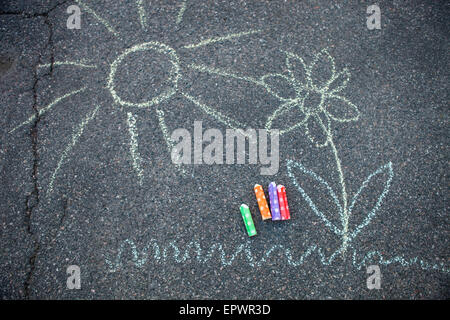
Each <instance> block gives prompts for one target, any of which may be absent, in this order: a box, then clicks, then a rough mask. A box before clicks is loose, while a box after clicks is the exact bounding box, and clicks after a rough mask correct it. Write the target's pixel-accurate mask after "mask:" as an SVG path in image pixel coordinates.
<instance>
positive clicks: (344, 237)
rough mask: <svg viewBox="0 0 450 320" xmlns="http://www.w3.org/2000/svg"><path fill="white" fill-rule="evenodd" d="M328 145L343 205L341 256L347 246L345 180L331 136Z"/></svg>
mask: <svg viewBox="0 0 450 320" xmlns="http://www.w3.org/2000/svg"><path fill="white" fill-rule="evenodd" d="M328 141H329V143H330V147H331V150H332V151H333V155H334V159H335V161H336V168H337V171H338V174H339V183H340V184H341V190H342V205H343V212H342V213H341V222H342V228H343V230H342V255H344V254H345V252H346V250H347V246H348V219H349V214H348V210H347V191H346V187H345V179H344V172H343V171H342V165H341V160H340V159H339V156H338V152H337V149H336V145H335V144H334V142H333V136H332V135H331V134H329V140H328Z"/></svg>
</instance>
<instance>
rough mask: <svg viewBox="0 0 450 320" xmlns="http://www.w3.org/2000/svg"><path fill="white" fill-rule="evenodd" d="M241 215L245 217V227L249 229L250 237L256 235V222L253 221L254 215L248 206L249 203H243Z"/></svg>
mask: <svg viewBox="0 0 450 320" xmlns="http://www.w3.org/2000/svg"><path fill="white" fill-rule="evenodd" d="M240 209H241V215H242V219H244V223H245V228H246V229H247V234H248V236H249V237H252V236H255V235H256V228H255V224H254V223H253V219H252V215H251V213H250V209H249V208H248V205H246V204H241V208H240Z"/></svg>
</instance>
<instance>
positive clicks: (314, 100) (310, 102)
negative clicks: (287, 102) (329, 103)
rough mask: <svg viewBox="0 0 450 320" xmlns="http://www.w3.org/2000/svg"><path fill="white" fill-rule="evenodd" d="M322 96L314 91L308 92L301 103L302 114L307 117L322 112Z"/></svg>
mask: <svg viewBox="0 0 450 320" xmlns="http://www.w3.org/2000/svg"><path fill="white" fill-rule="evenodd" d="M323 100H324V99H323V94H322V93H320V92H317V91H314V90H311V91H308V92H307V93H306V96H305V100H304V101H303V112H304V113H306V114H307V115H314V114H316V113H318V112H320V111H322V105H323Z"/></svg>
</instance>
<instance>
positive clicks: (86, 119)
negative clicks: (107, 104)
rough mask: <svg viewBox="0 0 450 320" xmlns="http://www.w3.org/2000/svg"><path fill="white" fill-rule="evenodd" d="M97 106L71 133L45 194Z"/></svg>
mask: <svg viewBox="0 0 450 320" xmlns="http://www.w3.org/2000/svg"><path fill="white" fill-rule="evenodd" d="M99 108H100V106H97V107H96V108H95V109H94V110H93V111H92V112H91V113H89V114H88V116H87V117H86V118H84V119H83V120H82V121H81V123H80V125H79V126H78V130H77V131H76V132H74V134H73V135H72V141H71V142H70V143H69V144H68V145H67V146H66V148H65V149H64V151H63V152H62V154H61V157H60V158H59V161H58V164H57V165H56V169H55V171H53V174H52V176H51V178H50V183H49V187H48V189H47V195H49V194H50V193H52V192H53V183H54V182H55V179H56V175H57V174H58V171H59V170H60V169H61V166H62V164H63V162H64V160H65V159H66V158H67V157H68V155H69V152H70V151H71V150H72V148H73V147H74V146H75V145H76V144H77V142H78V140H79V139H80V137H81V135H82V134H83V132H84V129H85V127H86V126H87V124H88V123H89V122H90V121H91V120H92V119H93V118H94V117H95V115H96V114H97V112H98V109H99Z"/></svg>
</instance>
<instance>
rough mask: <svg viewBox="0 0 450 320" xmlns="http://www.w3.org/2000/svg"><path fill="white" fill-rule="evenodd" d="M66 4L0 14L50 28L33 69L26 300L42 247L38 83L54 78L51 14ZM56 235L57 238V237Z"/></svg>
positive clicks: (27, 210)
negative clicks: (35, 222) (37, 216)
mask: <svg viewBox="0 0 450 320" xmlns="http://www.w3.org/2000/svg"><path fill="white" fill-rule="evenodd" d="M66 2H67V0H66V1H63V2H60V3H58V4H56V5H54V6H53V7H51V8H50V9H49V10H47V11H45V12H37V13H28V12H25V11H2V12H0V15H21V16H23V17H25V18H43V19H44V24H45V25H46V26H47V27H48V30H49V35H48V40H47V43H46V44H45V46H44V47H43V49H42V50H41V52H40V53H39V56H38V59H37V62H36V64H35V65H34V67H33V79H34V82H33V87H32V92H33V105H32V109H33V112H34V114H35V120H34V122H33V123H32V126H31V128H30V133H29V135H30V138H31V147H32V153H33V167H32V172H31V178H32V181H33V190H32V191H31V192H30V193H29V194H28V195H27V196H26V197H25V219H24V220H25V221H24V223H25V227H26V230H27V232H28V234H29V235H30V236H31V237H32V238H33V247H34V248H33V252H32V254H31V256H30V257H29V259H28V264H29V271H28V273H27V276H26V279H25V282H24V294H25V298H26V299H29V298H30V287H31V284H32V278H33V274H34V271H35V268H36V259H37V256H38V255H39V252H40V250H41V247H42V246H41V243H40V242H39V237H38V235H37V234H36V233H35V232H34V231H33V230H32V216H33V212H34V210H35V209H36V207H37V206H38V205H39V203H40V191H39V182H38V171H39V151H38V126H39V123H40V121H41V117H40V115H39V108H38V105H37V100H38V83H39V81H40V80H41V79H42V78H44V77H48V76H52V74H53V67H54V62H55V55H54V51H55V50H54V49H55V48H54V44H53V24H52V22H51V21H50V17H49V14H50V13H51V12H52V11H53V10H55V9H57V8H58V7H59V6H61V5H63V4H65V3H66ZM48 50H49V51H50V70H49V71H48V72H46V73H44V74H41V75H39V73H38V66H39V65H40V64H41V62H42V57H43V54H44V53H45V52H47V51H48ZM67 206H68V201H67V200H66V201H65V202H64V213H63V216H62V218H61V219H60V221H59V224H58V226H57V227H56V233H57V230H58V229H59V228H60V226H61V225H62V224H63V223H64V218H65V216H66V211H67ZM56 233H55V237H56Z"/></svg>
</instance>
